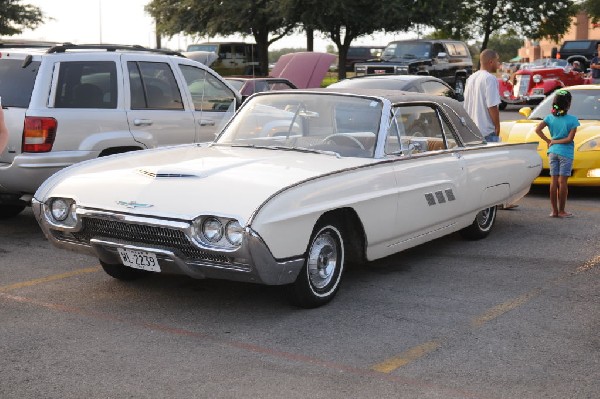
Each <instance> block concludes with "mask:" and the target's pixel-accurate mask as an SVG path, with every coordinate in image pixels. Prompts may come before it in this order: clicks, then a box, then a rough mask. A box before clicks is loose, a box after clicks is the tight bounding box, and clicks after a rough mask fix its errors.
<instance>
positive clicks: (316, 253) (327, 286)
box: [287, 220, 346, 308]
mask: <svg viewBox="0 0 600 399" xmlns="http://www.w3.org/2000/svg"><path fill="white" fill-rule="evenodd" d="M345 253H346V251H345V248H344V238H343V234H342V229H341V228H340V227H339V224H338V223H337V222H332V221H328V220H324V221H323V222H321V223H319V224H318V227H317V228H316V229H315V233H314V234H313V236H312V238H311V241H310V244H309V246H308V250H307V255H306V262H305V263H304V267H303V268H302V270H301V271H300V274H299V275H298V278H297V279H296V281H295V282H294V283H293V284H291V285H290V286H288V287H287V288H288V297H289V299H290V301H291V302H292V303H293V304H294V305H296V306H300V307H303V308H315V307H318V306H321V305H324V304H326V303H327V302H329V301H331V300H332V299H333V297H334V296H335V294H336V293H337V290H338V287H339V284H340V280H341V278H342V274H343V272H344V263H345V259H344V257H345Z"/></svg>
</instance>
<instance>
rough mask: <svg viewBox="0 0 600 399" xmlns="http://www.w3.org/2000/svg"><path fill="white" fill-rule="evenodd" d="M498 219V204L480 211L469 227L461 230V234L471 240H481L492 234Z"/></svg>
mask: <svg viewBox="0 0 600 399" xmlns="http://www.w3.org/2000/svg"><path fill="white" fill-rule="evenodd" d="M495 221H496V206H492V207H490V208H486V209H484V210H482V211H479V213H478V214H477V216H475V220H474V221H473V223H472V224H471V225H470V226H469V227H465V228H464V229H462V230H460V234H461V235H462V236H463V237H465V238H467V239H469V240H480V239H482V238H485V237H487V236H488V234H490V231H491V230H492V227H493V226H494V222H495Z"/></svg>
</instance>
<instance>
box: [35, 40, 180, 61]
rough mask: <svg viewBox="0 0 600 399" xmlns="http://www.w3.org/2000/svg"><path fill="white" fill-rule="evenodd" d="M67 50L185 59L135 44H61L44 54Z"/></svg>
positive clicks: (176, 52)
mask: <svg viewBox="0 0 600 399" xmlns="http://www.w3.org/2000/svg"><path fill="white" fill-rule="evenodd" d="M67 50H106V51H118V50H121V51H146V52H150V53H157V54H164V55H175V56H179V57H183V58H185V56H184V55H183V54H181V53H180V52H179V51H172V50H162V49H152V48H147V47H144V46H140V45H137V44H134V45H122V44H73V43H63V44H61V45H58V46H52V47H50V48H49V49H48V51H46V53H48V54H50V53H64V52H66V51H67Z"/></svg>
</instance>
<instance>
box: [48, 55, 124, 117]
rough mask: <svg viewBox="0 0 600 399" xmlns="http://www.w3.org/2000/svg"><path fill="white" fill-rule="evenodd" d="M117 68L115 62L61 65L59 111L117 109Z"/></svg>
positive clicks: (58, 93) (57, 91) (58, 91)
mask: <svg viewBox="0 0 600 399" xmlns="http://www.w3.org/2000/svg"><path fill="white" fill-rule="evenodd" d="M117 91H118V89H117V68H116V64H115V63H114V62H113V61H68V62H61V63H60V69H59V73H58V82H57V85H56V97H55V99H54V107H55V108H108V109H111V108H116V107H117Z"/></svg>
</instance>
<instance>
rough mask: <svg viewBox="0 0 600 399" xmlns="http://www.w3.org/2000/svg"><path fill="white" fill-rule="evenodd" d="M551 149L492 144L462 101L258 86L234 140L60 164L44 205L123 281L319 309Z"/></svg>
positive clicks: (458, 227)
mask: <svg viewBox="0 0 600 399" xmlns="http://www.w3.org/2000/svg"><path fill="white" fill-rule="evenodd" d="M540 168H541V160H540V158H539V156H538V155H537V153H536V143H528V144H513V145H505V144H502V143H495V144H487V143H486V142H485V141H484V139H483V137H482V135H481V133H480V132H479V130H478V129H477V127H476V126H475V124H474V123H473V121H472V120H471V119H469V117H468V115H467V114H466V112H465V110H464V109H463V107H462V105H461V104H460V103H458V102H456V101H454V100H452V99H449V98H445V97H441V96H428V95H424V94H417V93H414V94H413V93H405V92H394V91H383V90H374V91H373V90H372V91H367V90H358V89H354V90H353V91H350V90H343V89H315V90H295V91H271V92H263V93H257V94H255V95H253V96H252V97H250V98H249V99H248V101H246V102H245V103H244V104H243V105H242V107H241V108H240V110H239V111H238V113H236V115H235V116H234V118H233V119H232V120H231V121H230V123H229V124H228V126H227V127H226V128H225V129H224V130H223V132H222V133H221V134H220V136H219V137H218V139H217V140H216V141H215V142H214V143H212V144H210V145H208V146H201V145H197V144H193V145H187V146H178V147H171V148H161V149H155V150H149V151H140V152H137V153H129V154H119V155H114V156H112V157H108V158H105V159H98V160H94V161H89V162H86V163H84V164H81V165H76V166H74V167H72V168H69V169H66V170H63V171H61V172H58V173H57V174H55V175H54V176H52V177H51V178H50V179H48V180H47V181H46V182H45V183H44V185H43V186H42V187H40V189H39V190H38V191H37V192H36V194H35V198H34V200H33V209H34V212H35V215H36V218H37V219H38V221H39V223H40V225H41V227H42V229H43V230H44V233H45V234H46V236H47V237H48V239H49V240H50V241H51V242H52V243H53V244H54V245H56V246H58V247H61V248H68V249H72V250H75V251H80V252H84V253H89V254H92V255H94V256H97V257H98V258H99V260H100V264H101V265H102V267H103V269H104V270H105V271H106V273H108V274H109V275H110V276H112V277H114V278H117V279H123V280H130V279H135V278H138V277H140V276H142V275H144V274H146V273H148V272H161V273H162V272H164V273H179V274H184V275H188V276H190V277H194V278H221V279H230V280H237V281H246V282H253V283H262V284H271V285H285V286H286V290H287V293H288V295H289V296H290V299H291V300H292V302H293V303H295V304H297V305H299V306H303V307H309V308H310V307H315V306H319V305H323V304H325V303H327V302H328V301H330V300H331V299H332V298H333V297H334V295H335V294H336V292H337V290H338V287H339V284H340V281H341V280H342V276H343V274H344V270H345V267H346V264H347V263H348V262H362V261H364V260H374V259H378V258H381V257H385V256H388V255H391V254H393V253H396V252H398V251H402V250H404V249H407V248H410V247H413V246H416V245H419V244H421V243H423V242H426V241H429V240H433V239H436V238H438V237H441V236H444V235H446V234H450V233H452V232H455V231H460V232H461V233H462V234H463V235H464V236H465V237H467V238H470V239H479V238H483V237H485V236H487V235H488V234H489V233H490V231H491V229H492V227H493V225H494V221H495V218H496V206H497V205H502V204H509V203H513V202H515V201H517V200H518V199H519V198H521V197H522V196H523V195H525V194H526V193H527V191H528V190H529V187H530V185H531V181H532V180H533V179H534V178H535V176H537V175H538V173H539V170H540Z"/></svg>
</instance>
